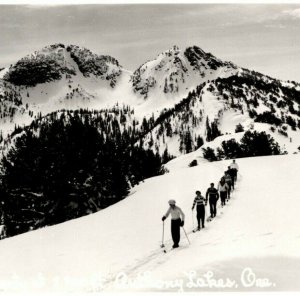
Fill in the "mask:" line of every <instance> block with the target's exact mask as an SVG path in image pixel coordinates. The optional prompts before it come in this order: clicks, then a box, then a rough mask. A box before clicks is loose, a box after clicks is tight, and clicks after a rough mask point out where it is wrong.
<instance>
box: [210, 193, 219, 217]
mask: <svg viewBox="0 0 300 296" xmlns="http://www.w3.org/2000/svg"><path fill="white" fill-rule="evenodd" d="M209 207H210V215H211V217H212V218H213V217H215V216H216V215H217V199H216V198H210V199H209Z"/></svg>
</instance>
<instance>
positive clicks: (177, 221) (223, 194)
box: [162, 160, 239, 248]
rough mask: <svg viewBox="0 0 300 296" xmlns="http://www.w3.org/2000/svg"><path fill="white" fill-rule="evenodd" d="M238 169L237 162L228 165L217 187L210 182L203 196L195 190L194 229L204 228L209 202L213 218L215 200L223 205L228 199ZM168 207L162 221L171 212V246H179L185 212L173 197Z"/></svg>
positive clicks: (215, 210) (215, 213)
mask: <svg viewBox="0 0 300 296" xmlns="http://www.w3.org/2000/svg"><path fill="white" fill-rule="evenodd" d="M238 170H239V166H238V164H237V163H236V162H235V160H233V162H232V163H231V164H230V166H228V169H227V170H226V171H225V172H224V176H222V178H221V180H220V182H219V183H218V187H217V188H215V184H214V183H211V184H210V187H209V188H208V189H207V191H206V195H205V197H204V196H202V195H201V192H200V191H199V190H197V191H196V197H195V198H194V201H193V206H192V211H193V210H194V208H195V207H196V217H197V223H198V227H197V229H195V230H194V231H197V230H198V231H200V229H201V226H202V228H205V206H206V205H207V203H208V202H209V207H210V217H209V218H208V219H209V220H211V219H213V218H214V217H215V216H216V215H217V202H218V200H219V198H220V199H221V206H222V207H223V206H225V205H226V202H228V200H229V199H230V194H231V191H232V190H234V186H235V183H236V180H237V173H238ZM169 206H170V207H169V209H168V211H167V212H166V214H165V215H164V216H163V217H162V221H165V219H166V218H167V217H168V216H169V215H170V214H171V234H172V239H173V243H174V244H173V248H178V247H179V241H180V227H183V226H184V219H185V214H184V213H183V211H182V210H181V208H180V207H178V206H176V201H175V200H174V199H171V200H169Z"/></svg>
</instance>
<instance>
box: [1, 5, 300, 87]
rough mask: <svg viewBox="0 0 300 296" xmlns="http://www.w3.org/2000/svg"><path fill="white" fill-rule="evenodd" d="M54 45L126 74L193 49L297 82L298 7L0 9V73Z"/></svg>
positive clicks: (299, 61) (299, 46)
mask: <svg viewBox="0 0 300 296" xmlns="http://www.w3.org/2000/svg"><path fill="white" fill-rule="evenodd" d="M58 42H61V43H65V44H77V45H81V46H85V47H87V48H89V49H91V50H92V51H94V52H96V53H99V54H109V55H111V56H113V57H115V58H117V59H118V60H119V62H120V64H121V65H122V66H124V67H125V68H127V69H129V70H134V69H136V68H137V67H138V66H139V65H140V64H142V63H144V62H145V61H147V60H151V59H153V58H155V57H156V55H157V54H159V53H160V52H162V51H164V50H166V49H169V48H170V47H171V46H173V45H175V44H176V45H178V46H179V47H180V48H185V47H187V46H191V45H197V46H199V47H201V48H202V49H203V50H205V51H207V52H211V53H212V54H214V55H215V56H217V57H219V58H221V59H223V60H230V61H232V62H234V63H235V64H237V65H239V66H242V67H246V68H250V69H253V70H256V71H260V72H262V73H265V74H268V75H270V76H273V77H276V78H280V79H286V80H288V79H289V80H296V81H300V5H299V4H298V5H297V4H289V5H283V4H267V5H266V4H264V5H263V4H247V5H246V4H244V5H243V4H213V5H208V4H190V5H175V4H166V5H159V4H156V5H77V6H76V5H73V6H70V5H69V6H45V5H44V6H42V5H40V6H29V5H27V6H21V5H19V6H3V5H1V6H0V67H1V66H7V65H9V64H11V63H13V62H15V61H16V60H17V59H18V58H20V57H22V56H24V55H26V54H28V53H31V52H33V51H34V50H38V49H39V48H42V47H44V46H45V45H49V44H53V43H58Z"/></svg>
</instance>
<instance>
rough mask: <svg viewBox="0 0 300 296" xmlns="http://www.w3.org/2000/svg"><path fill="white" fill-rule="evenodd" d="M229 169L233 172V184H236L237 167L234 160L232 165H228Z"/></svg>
mask: <svg viewBox="0 0 300 296" xmlns="http://www.w3.org/2000/svg"><path fill="white" fill-rule="evenodd" d="M230 168H231V170H232V171H233V178H234V182H236V179H237V173H238V170H239V165H238V164H237V163H236V162H235V159H234V160H233V161H232V163H231V164H230Z"/></svg>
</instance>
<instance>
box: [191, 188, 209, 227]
mask: <svg viewBox="0 0 300 296" xmlns="http://www.w3.org/2000/svg"><path fill="white" fill-rule="evenodd" d="M206 205H207V199H205V198H204V197H203V196H202V195H201V192H200V191H199V190H197V191H196V197H195V199H194V202H193V207H192V211H193V210H194V207H195V206H196V209H197V222H198V228H197V229H198V230H200V222H201V224H202V228H204V227H205V225H204V221H205V206H206Z"/></svg>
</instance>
